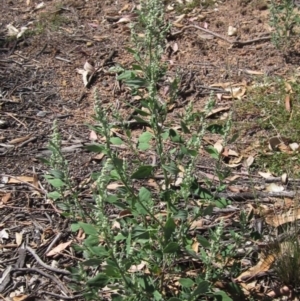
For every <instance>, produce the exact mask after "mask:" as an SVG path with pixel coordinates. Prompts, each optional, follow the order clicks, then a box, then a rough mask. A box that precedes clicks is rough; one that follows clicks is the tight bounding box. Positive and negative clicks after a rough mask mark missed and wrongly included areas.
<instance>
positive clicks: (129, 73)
mask: <svg viewBox="0 0 300 301" xmlns="http://www.w3.org/2000/svg"><path fill="white" fill-rule="evenodd" d="M135 77H136V75H135V72H134V71H131V70H125V71H124V72H123V73H121V74H120V75H119V76H118V77H117V80H128V79H130V78H135Z"/></svg>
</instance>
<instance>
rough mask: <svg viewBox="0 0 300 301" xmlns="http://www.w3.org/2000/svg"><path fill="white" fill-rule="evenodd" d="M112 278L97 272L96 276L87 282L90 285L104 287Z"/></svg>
mask: <svg viewBox="0 0 300 301" xmlns="http://www.w3.org/2000/svg"><path fill="white" fill-rule="evenodd" d="M109 280H110V278H109V277H107V275H105V274H104V273H99V274H97V275H96V276H95V277H94V278H92V279H89V280H88V281H87V282H86V284H87V285H88V286H90V287H95V288H103V287H105V286H106V285H107V283H108V282H109Z"/></svg>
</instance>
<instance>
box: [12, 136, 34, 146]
mask: <svg viewBox="0 0 300 301" xmlns="http://www.w3.org/2000/svg"><path fill="white" fill-rule="evenodd" d="M30 137H31V135H27V136H24V137H20V138H15V139H12V140H10V141H8V143H9V144H19V143H22V142H24V141H26V140H28V139H29V138H30Z"/></svg>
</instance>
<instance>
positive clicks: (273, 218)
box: [265, 209, 300, 227]
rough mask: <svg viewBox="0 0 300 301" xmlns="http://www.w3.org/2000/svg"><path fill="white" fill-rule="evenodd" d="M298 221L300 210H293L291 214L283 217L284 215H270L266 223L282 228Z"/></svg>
mask: <svg viewBox="0 0 300 301" xmlns="http://www.w3.org/2000/svg"><path fill="white" fill-rule="evenodd" d="M298 219H300V209H297V210H292V211H290V212H289V214H286V215H282V214H280V215H279V214H278V215H275V214H274V215H271V214H270V215H268V216H266V218H265V222H266V223H267V224H268V225H271V226H273V227H278V226H281V225H283V224H286V223H291V222H294V221H296V220H298Z"/></svg>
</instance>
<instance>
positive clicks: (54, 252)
mask: <svg viewBox="0 0 300 301" xmlns="http://www.w3.org/2000/svg"><path fill="white" fill-rule="evenodd" d="M71 243H72V240H70V241H67V242H65V243H62V244H59V245H58V246H56V247H55V248H54V249H52V250H51V251H50V252H48V253H47V254H46V256H54V255H57V254H59V253H60V252H61V251H63V250H65V249H66V248H67V247H68V246H69V245H70V244H71Z"/></svg>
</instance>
